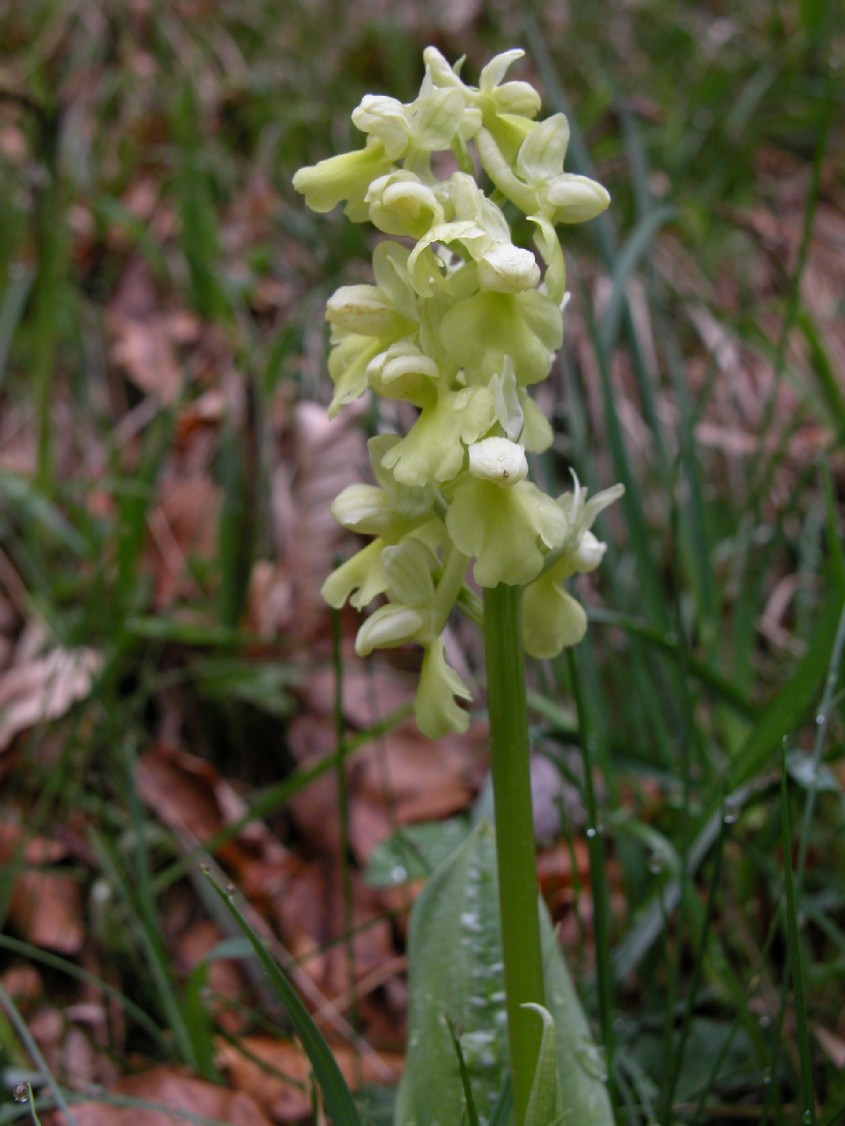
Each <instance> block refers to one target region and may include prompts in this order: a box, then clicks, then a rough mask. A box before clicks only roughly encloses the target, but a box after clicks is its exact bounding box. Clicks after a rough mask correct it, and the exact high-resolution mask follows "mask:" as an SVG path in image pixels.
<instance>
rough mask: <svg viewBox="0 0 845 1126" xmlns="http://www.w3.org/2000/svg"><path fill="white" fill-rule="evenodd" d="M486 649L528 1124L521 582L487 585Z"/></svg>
mask: <svg viewBox="0 0 845 1126" xmlns="http://www.w3.org/2000/svg"><path fill="white" fill-rule="evenodd" d="M484 651H485V657H486V663H487V699H488V704H487V706H488V711H489V715H490V756H491V773H492V777H493V797H494V801H495V808H496V854H497V858H498V867H499V901H500V904H501V908H500V910H501V923H502V953H503V959H504V964H505V991H506V995H507V1013H508V1040H509V1044H510V1056H511V1077H512V1082H513V1097H514V1109H515V1113H516V1123H517V1126H523V1123H524V1121H525V1112H526V1109H527V1106H528V1098H529V1095H530V1093H531V1084H532V1081H533V1079H534V1072H535V1070H536V1067H537V1058H538V1055H539V1050H540V1038H541V1024H540V1021H539V1020H538V1019H537V1014H536V1013H534V1012H531V1010H529V1009H524V1008H523V1007H522V1006H523V1005H525V1004H526V1003H527V1002H533V1003H535V1004H539V1005H543V1004H545V999H544V992H543V960H542V953H541V949H540V924H539V916H538V911H537V857H536V852H535V848H534V818H533V813H532V808H531V774H530V768H529V759H528V752H529V745H528V716H527V711H526V705H525V654H524V650H523V645H522V590H521V588H519V587H512V586H505V585H504V584H501V585H499V586H497V587H494V588H493V589H492V590H485V591H484Z"/></svg>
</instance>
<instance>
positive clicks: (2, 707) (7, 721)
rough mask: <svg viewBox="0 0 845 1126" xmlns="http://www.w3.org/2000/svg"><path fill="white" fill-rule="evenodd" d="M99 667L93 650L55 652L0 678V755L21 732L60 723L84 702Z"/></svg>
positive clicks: (8, 672) (18, 667) (15, 668)
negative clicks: (75, 707)
mask: <svg viewBox="0 0 845 1126" xmlns="http://www.w3.org/2000/svg"><path fill="white" fill-rule="evenodd" d="M100 663H101V662H100V657H99V654H97V653H95V652H94V651H93V650H92V649H53V650H52V651H51V652H50V653H48V654H47V655H46V656H44V657H38V658H36V659H35V660H30V661H27V662H25V663H24V664H20V665H17V666H15V667H12V668H10V669H7V670H6V671H5V672H4V673H3V674H2V675H0V751H4V750H5V749H6V748H7V747H8V746H9V744H10V743H11V741H12V739H14V737H15V736H16V735H19V734H20V733H21V732H22V731H26V730H28V729H29V728H32V727H35V726H37V725H38V724H41V723H47V722H49V721H50V720H54V719H58V718H59V717H60V716H62V715H64V714H65V712H66V711H68V709H69V708H71V707H72V706H73V705H74V704H75V703H77V702H78V701H79V700H84V699H85V697H86V696H87V695H88V694H89V693H90V691H91V687H92V685H93V683H94V677H95V676H96V674H97V672H98V670H99V668H100Z"/></svg>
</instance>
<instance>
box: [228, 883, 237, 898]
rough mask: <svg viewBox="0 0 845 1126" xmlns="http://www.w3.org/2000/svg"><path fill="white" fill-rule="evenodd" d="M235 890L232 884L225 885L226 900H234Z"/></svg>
mask: <svg viewBox="0 0 845 1126" xmlns="http://www.w3.org/2000/svg"><path fill="white" fill-rule="evenodd" d="M235 890H236V889H235V885H234V884H226V897H227V898H228V899H234V898H235Z"/></svg>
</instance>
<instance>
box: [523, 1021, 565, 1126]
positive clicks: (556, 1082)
mask: <svg viewBox="0 0 845 1126" xmlns="http://www.w3.org/2000/svg"><path fill="white" fill-rule="evenodd" d="M526 1008H531V1009H533V1010H534V1012H536V1013H537V1015H538V1016H539V1018H540V1020H542V1022H543V1039H542V1040H541V1042H540V1058H539V1060H538V1061H537V1070H536V1072H535V1073H534V1083H533V1084H532V1087H531V1097H530V1098H529V1100H528V1110H527V1112H526V1114H525V1126H549V1124H550V1123H552V1122H557V1121H558V1120H559V1119H560V1118H561V1116H562V1115H563V1092H562V1091H561V1089H560V1074H559V1073H558V1069H557V1035H556V1032H555V1022H554V1017H553V1016H552V1014H551V1013H550V1012H549V1010H548V1009H544V1008H543V1006H542V1005H526Z"/></svg>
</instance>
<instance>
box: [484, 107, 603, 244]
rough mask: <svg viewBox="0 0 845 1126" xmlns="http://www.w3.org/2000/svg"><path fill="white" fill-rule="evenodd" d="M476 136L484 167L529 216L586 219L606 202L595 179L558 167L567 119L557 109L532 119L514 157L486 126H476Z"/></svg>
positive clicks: (556, 220)
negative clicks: (550, 114) (556, 111)
mask: <svg viewBox="0 0 845 1126" xmlns="http://www.w3.org/2000/svg"><path fill="white" fill-rule="evenodd" d="M476 141H477V145H478V153H479V157H480V158H481V164H482V166H483V168H484V171H485V172H486V173H487V175H488V176H489V177H490V179H491V180H492V181H493V183H494V184H495V185H496V187H497V188H498V189H499V191H500V192H502V193H503V194H504V195H506V196H507V197H508V199H509V200H511V202H512V203H515V204H516V206H517V207H518V208H519V209H520V210H521V211H523V212H524V213H525V214H526V215H528V216H529V217H534V216H539V217H543V218H545V219H548V220H549V222H550V223H552V225H553V226H556V225H557V224H558V223H585V222H586V221H587V220H589V219H594V218H595V217H596V216H597V215H600V214H601V213H602V211H604V210H605V209H606V208H607V206H608V204H609V203H610V196H609V194H608V192H607V191H606V189H605V188H603V187H602V185H601V184H599V183H598V182H597V181H595V180H591V179H590V178H589V177H588V176H579V175H576V174H575V173H571V172H564V171H563V160H564V157H565V155H566V149H567V146H568V144H569V122H568V121H567V120H566V117H565V116H564V114H562V113H557V114H554V116H552V117H548V118H546V120H545V121H540V122H532V124H531V127H530V129H528V130H527V131H526V133H525V135H524V137H523V139H522V142H521V144H520V145H519V149H518V151H517V154H516V158H515V160H511V159H509V158H508V156H507V155H506V154H505V153H504V152H503V151H502V148H501V147H500V145H499V144H498V143H497V140H496V138H495V137H494V135H493V133H491V132H490V131H489V130H486V129H481V130H480V131H479V134H478V137H477V138H476Z"/></svg>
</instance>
